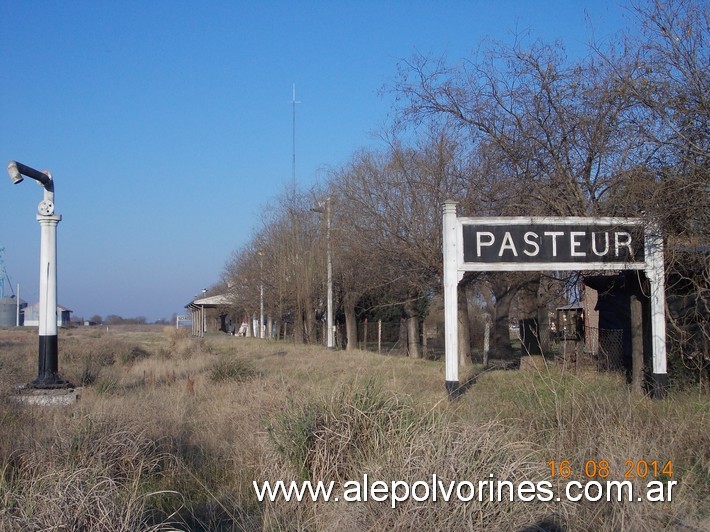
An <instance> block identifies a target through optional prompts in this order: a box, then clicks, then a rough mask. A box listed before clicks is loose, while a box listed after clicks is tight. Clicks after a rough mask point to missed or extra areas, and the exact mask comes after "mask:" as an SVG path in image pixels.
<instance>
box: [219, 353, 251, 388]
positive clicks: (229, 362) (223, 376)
mask: <svg viewBox="0 0 710 532" xmlns="http://www.w3.org/2000/svg"><path fill="white" fill-rule="evenodd" d="M257 374H258V373H257V371H256V369H255V368H254V365H253V364H252V363H251V362H249V361H247V360H243V359H241V358H229V357H221V358H220V359H219V360H217V362H215V364H214V365H213V366H212V370H211V371H210V379H211V380H212V382H225V381H231V382H243V381H246V380H249V379H251V378H253V377H255V376H256V375H257Z"/></svg>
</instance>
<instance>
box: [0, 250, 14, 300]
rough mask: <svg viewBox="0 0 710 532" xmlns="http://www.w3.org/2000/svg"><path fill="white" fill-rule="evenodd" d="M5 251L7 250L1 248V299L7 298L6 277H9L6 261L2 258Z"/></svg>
mask: <svg viewBox="0 0 710 532" xmlns="http://www.w3.org/2000/svg"><path fill="white" fill-rule="evenodd" d="M4 251H5V248H4V247H2V246H0V298H3V297H5V276H6V275H7V273H6V272H5V261H4V260H3V258H2V254H3V252H4ZM10 288H12V287H10Z"/></svg>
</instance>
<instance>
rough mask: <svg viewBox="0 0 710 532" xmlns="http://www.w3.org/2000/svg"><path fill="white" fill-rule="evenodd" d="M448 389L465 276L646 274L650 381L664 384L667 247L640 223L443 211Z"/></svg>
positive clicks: (449, 206)
mask: <svg viewBox="0 0 710 532" xmlns="http://www.w3.org/2000/svg"><path fill="white" fill-rule="evenodd" d="M443 222H444V223H443V231H444V234H443V237H444V238H443V247H444V249H443V251H444V314H445V340H446V346H445V351H446V387H447V390H449V394H450V395H455V390H458V388H459V383H458V333H457V328H458V320H457V304H458V303H457V302H458V297H457V293H456V290H457V286H458V283H459V281H460V280H461V278H462V277H463V274H464V272H467V271H479V272H480V271H595V270H607V271H608V270H629V269H631V270H643V271H644V272H645V273H646V276H647V278H648V280H649V281H650V284H651V294H650V295H651V326H652V330H653V375H654V378H657V379H658V380H659V381H662V382H665V380H666V379H667V375H666V344H665V335H666V332H665V326H666V325H665V323H666V322H665V292H664V290H665V288H664V270H663V240H662V238H661V235H660V231H659V230H658V228H657V227H656V226H654V225H651V224H648V223H645V222H644V221H643V220H640V219H637V218H588V217H522V216H518V217H494V218H490V217H489V218H466V217H457V216H456V203H455V202H446V203H445V204H444V220H443Z"/></svg>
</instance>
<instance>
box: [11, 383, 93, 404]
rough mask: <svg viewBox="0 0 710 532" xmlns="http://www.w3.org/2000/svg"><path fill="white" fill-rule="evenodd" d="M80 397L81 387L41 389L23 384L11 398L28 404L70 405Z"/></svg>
mask: <svg viewBox="0 0 710 532" xmlns="http://www.w3.org/2000/svg"><path fill="white" fill-rule="evenodd" d="M79 397H81V388H63V389H62V388H60V389H50V390H39V389H35V388H26V387H24V386H23V387H21V388H20V389H19V390H18V391H17V393H16V394H14V395H12V396H11V399H12V400H13V401H16V402H18V403H23V404H26V405H39V406H68V405H73V404H74V403H76V402H77V401H78V400H79Z"/></svg>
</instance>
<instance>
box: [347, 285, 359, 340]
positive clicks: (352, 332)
mask: <svg viewBox="0 0 710 532" xmlns="http://www.w3.org/2000/svg"><path fill="white" fill-rule="evenodd" d="M359 298H360V297H359V295H357V294H354V293H352V292H347V293H346V294H345V296H344V297H343V310H344V312H345V337H346V338H345V339H346V342H347V343H346V347H345V350H346V351H353V350H354V349H357V317H356V315H355V304H356V303H357V301H358V299H359Z"/></svg>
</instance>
